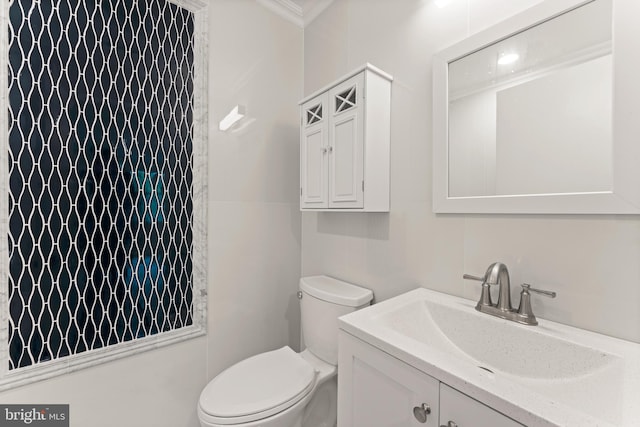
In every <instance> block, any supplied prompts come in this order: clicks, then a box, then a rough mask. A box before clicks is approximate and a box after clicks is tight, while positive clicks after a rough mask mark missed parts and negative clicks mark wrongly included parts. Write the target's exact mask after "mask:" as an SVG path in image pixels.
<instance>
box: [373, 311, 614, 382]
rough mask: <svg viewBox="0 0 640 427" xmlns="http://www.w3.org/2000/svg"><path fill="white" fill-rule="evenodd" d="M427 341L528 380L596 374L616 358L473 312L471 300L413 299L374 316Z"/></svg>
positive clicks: (408, 334)
mask: <svg viewBox="0 0 640 427" xmlns="http://www.w3.org/2000/svg"><path fill="white" fill-rule="evenodd" d="M378 320H379V321H380V322H381V323H382V324H384V325H385V326H386V327H388V328H391V329H393V330H394V331H396V332H398V333H400V334H403V335H406V336H408V337H410V338H413V339H415V340H418V341H421V342H423V343H425V344H428V345H432V346H433V345H434V344H435V342H436V341H437V342H438V344H439V345H440V346H441V347H442V348H443V349H447V350H449V351H451V352H453V353H458V354H460V353H462V355H463V356H466V357H467V358H469V359H470V361H471V363H475V364H477V365H478V366H480V367H483V368H485V369H486V370H489V371H491V372H498V371H501V372H503V373H506V374H510V375H513V376H517V377H523V378H528V379H556V380H557V379H569V378H576V377H580V376H584V375H587V374H592V373H595V372H597V371H599V370H602V369H603V368H605V367H607V366H608V365H610V364H612V363H620V362H621V360H620V358H619V357H617V356H615V355H613V354H609V353H606V352H603V351H601V350H597V349H593V348H589V347H585V346H583V345H579V344H576V343H574V342H571V341H567V340H566V339H560V338H558V337H555V336H552V335H549V334H545V333H543V332H541V330H543V329H542V328H540V329H537V328H536V327H532V326H520V325H517V324H515V323H513V322H509V321H505V320H501V319H497V318H495V317H492V316H488V315H486V314H482V313H478V312H477V311H475V309H474V308H473V304H469V303H466V304H460V303H458V304H451V303H450V304H445V303H444V302H442V301H441V302H434V301H429V300H422V301H414V302H411V303H409V304H407V306H406V307H403V308H402V310H398V311H393V312H391V313H387V314H385V315H384V316H381V317H380V318H379V319H378Z"/></svg>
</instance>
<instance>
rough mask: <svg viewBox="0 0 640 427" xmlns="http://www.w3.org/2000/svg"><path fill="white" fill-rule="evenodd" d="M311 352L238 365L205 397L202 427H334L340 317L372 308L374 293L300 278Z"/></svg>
mask: <svg viewBox="0 0 640 427" xmlns="http://www.w3.org/2000/svg"><path fill="white" fill-rule="evenodd" d="M298 298H300V313H301V322H302V336H303V339H304V342H305V344H306V347H307V348H306V350H304V351H303V352H301V353H296V352H295V351H293V350H292V349H291V348H289V347H282V348H280V349H278V350H274V351H268V352H266V353H261V354H258V355H256V356H252V357H249V358H248V359H245V360H243V361H241V362H238V363H236V364H235V365H233V366H231V367H230V368H228V369H226V370H225V371H223V372H222V373H220V374H219V375H218V376H216V377H215V378H214V379H213V380H211V382H209V384H207V386H206V387H205V388H204V390H203V391H202V393H201V394H200V399H199V401H198V418H199V419H200V425H201V426H202V427H222V426H235V427H334V426H335V425H336V414H337V381H336V374H337V364H338V317H340V316H342V315H344V314H347V313H350V312H352V311H355V310H358V309H360V308H364V307H366V306H368V305H369V304H370V303H371V299H372V298H373V293H372V292H371V291H370V290H369V289H365V288H361V287H360V286H356V285H352V284H350V283H346V282H343V281H340V280H337V279H333V278H331V277H328V276H311V277H303V278H301V279H300V292H299V293H298Z"/></svg>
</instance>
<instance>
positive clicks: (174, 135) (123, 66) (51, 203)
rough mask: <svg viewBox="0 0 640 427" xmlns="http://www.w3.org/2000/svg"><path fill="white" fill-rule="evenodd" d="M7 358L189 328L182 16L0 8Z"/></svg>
mask: <svg viewBox="0 0 640 427" xmlns="http://www.w3.org/2000/svg"><path fill="white" fill-rule="evenodd" d="M9 20H10V26H9V40H8V41H9V79H8V80H9V81H8V89H9V91H8V95H9V112H8V113H9V194H8V197H9V236H8V239H9V278H8V279H9V365H10V366H9V369H17V368H22V367H26V366H30V365H34V364H37V363H41V362H46V361H49V360H55V359H59V358H61V357H65V356H68V355H72V354H78V353H82V352H85V351H89V350H93V349H98V348H102V347H106V346H110V345H115V344H118V343H123V342H127V341H131V340H134V339H137V338H143V337H146V336H150V335H155V334H159V333H162V332H164V331H171V330H175V329H179V328H182V327H185V326H189V325H191V324H192V323H193V280H192V279H193V277H192V276H193V259H192V258H193V257H192V254H193V198H192V196H193V194H192V193H193V192H192V187H193V93H194V50H193V42H194V17H193V14H192V13H191V12H189V11H187V10H185V9H183V8H180V7H178V6H176V5H174V4H172V3H169V2H168V1H166V0H93V1H84V0H42V1H33V0H14V1H12V2H11V4H10V10H9Z"/></svg>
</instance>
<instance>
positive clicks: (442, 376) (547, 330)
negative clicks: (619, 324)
mask: <svg viewBox="0 0 640 427" xmlns="http://www.w3.org/2000/svg"><path fill="white" fill-rule="evenodd" d="M340 328H341V329H342V330H343V331H345V332H347V333H349V334H351V335H353V336H355V337H357V338H359V339H361V340H363V341H365V342H367V343H369V344H371V345H373V346H375V347H377V348H379V349H380V350H382V351H384V352H386V353H388V354H390V355H392V356H394V357H396V358H398V359H400V360H402V361H403V362H405V363H407V364H409V365H411V366H413V367H415V368H417V369H419V370H420V371H422V372H424V373H426V374H428V375H431V376H432V377H435V378H437V379H438V380H440V381H441V382H443V383H446V384H448V385H449V386H451V387H453V388H455V389H457V390H459V391H461V392H463V393H465V394H467V395H468V396H470V397H472V398H474V399H476V400H478V401H480V402H482V403H484V404H485V405H487V406H490V407H492V408H494V409H495V410H497V411H499V412H502V413H503V414H505V415H507V416H509V417H511V418H513V419H514V420H516V421H518V422H520V423H522V424H524V425H526V426H529V427H547V426H556V427H560V426H561V427H595V426H599V427H614V426H615V427H625V426H629V427H631V426H634V427H635V426H638V425H640V424H639V423H640V421H639V420H640V415H639V414H640V344H636V343H632V342H628V341H624V340H620V339H617V338H612V337H609V336H605V335H601V334H597V333H594V332H590V331H585V330H582V329H578V328H573V327H570V326H566V325H562V324H559V323H555V322H551V321H546V320H544V319H539V325H538V326H526V325H520V324H517V323H515V322H510V321H507V320H503V319H499V318H495V317H492V316H489V315H486V314H483V313H479V312H477V311H476V310H475V301H470V300H467V299H463V298H459V297H455V296H452V295H447V294H443V293H440V292H435V291H431V290H428V289H424V288H419V289H415V290H413V291H410V292H407V293H405V294H402V295H399V296H397V297H395V298H391V299H389V300H386V301H383V302H381V303H378V304H375V305H373V306H371V307H368V308H366V309H363V310H359V311H356V312H354V313H351V314H348V315H346V316H343V317H341V318H340Z"/></svg>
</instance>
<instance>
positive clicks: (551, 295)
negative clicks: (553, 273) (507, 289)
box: [520, 283, 557, 298]
mask: <svg viewBox="0 0 640 427" xmlns="http://www.w3.org/2000/svg"><path fill="white" fill-rule="evenodd" d="M520 286H522V292H524V291H525V290H526V291H531V292H535V293H536V294H540V295H544V296H545V297H549V298H555V297H556V295H557V294H556V293H555V292H553V291H545V290H542V289H536V288H532V287H531V285H530V284H528V283H523V284H522V285H520Z"/></svg>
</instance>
